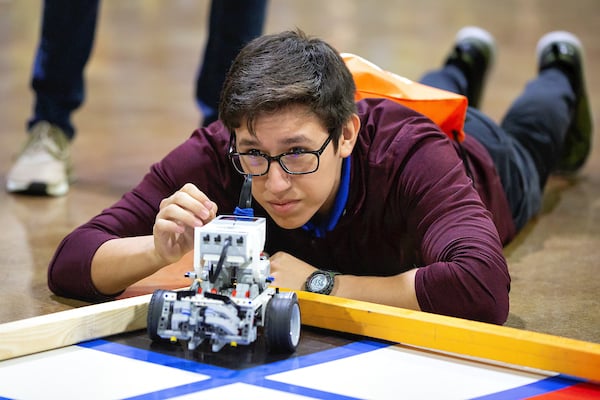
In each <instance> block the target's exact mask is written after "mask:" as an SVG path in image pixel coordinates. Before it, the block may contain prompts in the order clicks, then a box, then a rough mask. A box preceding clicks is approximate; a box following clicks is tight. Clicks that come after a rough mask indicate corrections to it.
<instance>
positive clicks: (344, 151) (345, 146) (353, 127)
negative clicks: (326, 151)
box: [338, 114, 360, 157]
mask: <svg viewBox="0 0 600 400" xmlns="http://www.w3.org/2000/svg"><path fill="white" fill-rule="evenodd" d="M359 130H360V118H358V115H356V114H352V116H351V117H350V119H349V120H348V122H346V124H345V125H344V127H343V128H342V134H341V136H340V142H339V146H338V148H339V151H340V156H342V157H348V156H349V155H350V154H351V153H352V150H353V149H354V145H355V144H356V138H357V137H358V131H359Z"/></svg>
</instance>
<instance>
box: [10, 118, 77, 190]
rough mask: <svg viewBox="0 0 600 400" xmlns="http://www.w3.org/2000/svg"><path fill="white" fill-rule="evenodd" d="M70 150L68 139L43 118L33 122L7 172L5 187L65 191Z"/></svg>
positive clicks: (68, 176) (67, 181)
mask: <svg viewBox="0 0 600 400" xmlns="http://www.w3.org/2000/svg"><path fill="white" fill-rule="evenodd" d="M70 177H71V151H70V143H69V139H68V138H67V136H66V135H65V133H64V132H63V131H62V130H61V129H60V128H58V127H57V126H54V125H51V124H50V123H48V122H46V121H41V122H38V123H37V124H35V125H34V126H33V127H32V128H31V131H30V132H29V139H28V140H27V143H26V144H25V147H24V148H23V150H22V151H21V153H20V154H19V157H18V158H17V161H16V162H15V164H14V165H13V167H12V169H11V170H10V171H9V172H8V176H7V178H6V190H8V191H9V192H12V193H23V194H33V195H45V196H63V195H65V194H66V193H67V192H68V191H69V181H70Z"/></svg>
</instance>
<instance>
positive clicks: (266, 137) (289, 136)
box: [236, 106, 354, 229]
mask: <svg viewBox="0 0 600 400" xmlns="http://www.w3.org/2000/svg"><path fill="white" fill-rule="evenodd" d="M254 128H255V132H256V136H252V135H251V134H250V132H249V131H248V130H247V128H246V125H245V123H243V124H242V126H241V127H240V128H238V129H236V149H237V151H238V152H240V153H248V152H250V151H252V150H256V151H260V152H261V153H264V154H267V155H270V156H272V157H273V156H277V155H279V154H281V153H285V152H290V151H293V150H299V149H302V150H307V151H313V150H318V149H319V148H321V146H322V145H323V143H325V141H326V140H327V138H328V137H329V133H328V132H327V130H326V129H325V128H324V127H323V125H322V124H321V122H320V121H319V119H318V118H317V117H316V116H315V115H314V114H312V113H310V112H308V111H307V110H306V108H304V107H300V106H293V107H289V108H287V109H284V110H281V111H278V112H277V113H274V114H270V115H263V116H260V117H259V118H257V119H256V124H255V127H254ZM340 142H341V143H344V144H342V145H341V146H339V147H338V149H337V151H336V150H334V146H333V143H329V144H328V145H327V146H326V147H325V149H324V151H323V152H322V153H321V156H320V158H319V168H318V169H317V171H315V172H314V173H311V174H306V175H290V174H288V173H287V172H285V171H284V170H283V169H282V168H281V165H279V163H278V162H276V161H274V162H272V163H271V165H270V168H269V172H268V173H267V174H266V175H263V176H255V177H253V179H252V194H253V196H254V198H255V200H256V201H258V203H259V204H260V205H261V206H262V207H263V208H264V209H265V210H266V211H267V212H268V213H269V215H270V216H271V218H273V220H274V221H275V222H276V223H277V224H278V225H279V226H281V227H282V228H285V229H294V228H298V227H301V226H302V225H304V224H305V223H306V222H308V221H309V220H310V219H311V218H312V217H313V215H315V214H322V215H327V214H328V213H329V211H330V210H331V207H332V206H333V202H334V200H335V196H336V193H337V190H338V187H339V184H340V176H341V168H342V159H343V158H344V157H347V156H348V155H350V152H351V151H352V146H353V143H354V141H352V146H348V145H347V144H345V142H346V140H345V139H343V138H342V140H340Z"/></svg>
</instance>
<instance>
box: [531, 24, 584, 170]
mask: <svg viewBox="0 0 600 400" xmlns="http://www.w3.org/2000/svg"><path fill="white" fill-rule="evenodd" d="M537 59H538V70H539V71H542V70H544V69H547V68H558V69H560V70H561V71H563V72H564V73H565V74H566V75H567V76H568V77H569V80H570V82H571V85H572V86H573V90H574V92H575V99H576V100H575V106H574V109H573V116H572V120H571V125H570V126H569V130H568V131H567V134H566V136H565V141H564V144H563V149H562V153H561V154H562V155H561V158H560V160H559V161H558V163H557V166H556V172H557V173H562V174H571V173H573V172H575V171H577V170H578V169H579V168H581V166H583V164H584V163H585V161H586V160H587V158H588V156H589V154H590V150H591V147H592V117H591V113H590V102H589V99H588V95H587V92H586V88H585V76H584V73H583V46H582V45H581V42H580V41H579V39H578V38H577V37H576V36H575V35H573V34H572V33H569V32H564V31H556V32H550V33H548V34H546V35H544V36H543V37H542V38H541V39H540V41H539V42H538V44H537Z"/></svg>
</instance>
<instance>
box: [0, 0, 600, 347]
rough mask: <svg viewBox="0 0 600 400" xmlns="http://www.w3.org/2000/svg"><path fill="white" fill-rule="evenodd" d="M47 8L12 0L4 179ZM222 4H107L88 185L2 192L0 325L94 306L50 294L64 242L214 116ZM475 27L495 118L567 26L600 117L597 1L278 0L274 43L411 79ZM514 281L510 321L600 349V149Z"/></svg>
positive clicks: (0, 41)
mask: <svg viewBox="0 0 600 400" xmlns="http://www.w3.org/2000/svg"><path fill="white" fill-rule="evenodd" d="M41 3H42V2H41V1H39V0H19V1H17V0H13V1H10V0H0V128H1V134H0V171H1V173H0V184H1V186H2V188H4V185H5V173H6V171H7V170H8V168H9V167H10V165H11V162H12V157H13V156H14V154H15V153H16V152H17V151H18V149H19V147H20V146H21V144H22V141H23V140H24V139H25V133H24V126H25V121H26V120H27V118H28V117H29V112H30V109H31V105H32V94H31V92H30V90H29V78H30V70H31V62H32V58H33V54H34V51H35V46H36V43H37V36H38V32H39V19H40V4H41ZM207 9H208V1H207V0H204V1H192V0H176V1H167V0H164V1H159V0H127V1H106V2H104V4H103V5H102V11H101V17H100V21H99V30H98V35H97V40H96V46H95V50H94V54H93V56H92V59H91V62H90V64H89V66H88V69H87V89H88V97H87V101H86V103H85V104H84V106H83V107H82V108H81V109H80V110H79V111H78V112H77V113H76V114H75V118H74V120H75V123H76V125H77V128H78V129H79V135H78V137H77V139H76V141H75V142H74V146H73V151H74V162H75V167H76V173H77V176H78V181H77V183H76V184H75V185H74V186H73V188H72V190H71V192H70V193H69V195H68V196H66V197H63V198H55V199H49V198H30V197H23V196H13V195H8V194H6V193H5V191H4V190H0V226H1V227H2V230H1V231H0V303H1V304H2V305H3V306H2V307H1V308H0V322H6V321H11V320H16V319H21V318H26V317H31V316H36V315H40V314H44V313H48V312H53V311H58V310H64V309H68V308H71V307H73V306H78V305H81V304H82V303H79V302H75V301H70V300H66V299H62V298H56V297H54V296H53V295H51V293H50V292H49V290H48V288H47V286H46V267H47V265H48V262H49V260H50V258H51V256H52V254H53V252H54V249H55V247H56V246H57V244H58V243H59V241H60V240H61V239H62V237H63V236H64V235H66V234H67V233H68V232H69V231H71V230H72V229H73V228H75V227H76V226H78V225H79V224H81V223H83V222H85V221H87V220H88V219H89V218H90V217H92V216H93V215H95V214H96V213H97V212H99V211H100V210H101V209H102V208H104V207H106V206H108V205H110V204H111V203H112V202H114V201H115V200H117V199H118V198H119V197H120V195H121V194H122V193H123V192H125V191H126V190H128V189H129V188H130V187H131V186H133V185H134V184H135V183H137V182H138V181H139V179H140V178H141V177H142V175H143V174H144V173H145V171H146V170H147V168H148V166H149V165H150V163H151V162H153V161H156V160H158V159H159V158H161V157H162V156H163V155H164V154H166V153H167V152H168V151H169V150H170V149H171V148H173V147H174V146H175V145H177V144H178V143H179V142H180V141H182V140H183V139H185V138H186V137H187V136H188V135H189V134H190V133H191V131H192V130H193V129H194V127H195V126H196V125H197V124H198V122H199V121H200V115H199V113H198V111H197V110H196V108H195V105H194V101H193V81H194V77H195V73H196V68H197V65H198V62H199V60H200V58H201V53H202V48H203V44H204V40H205V38H206V29H205V27H206V21H207ZM464 25H479V26H482V27H484V28H486V29H488V30H489V31H490V32H491V33H492V34H493V35H494V36H495V37H496V40H497V42H498V57H497V65H496V67H495V69H494V70H493V71H492V74H491V77H490V81H489V85H488V90H487V94H486V96H485V98H484V104H483V109H484V110H485V111H487V112H488V113H489V114H490V115H491V116H492V117H494V118H496V119H499V118H501V117H502V115H503V113H504V111H505V110H506V108H507V107H508V105H509V103H510V102H511V100H512V99H513V98H514V97H515V96H517V95H518V94H519V93H520V90H521V88H522V87H523V85H524V84H525V82H526V81H527V80H528V79H529V78H530V77H532V76H533V74H534V73H535V70H536V65H535V55H534V49H535V45H536V43H537V40H538V39H539V38H540V36H541V35H543V34H544V33H546V32H548V31H551V30H556V29H564V30H570V31H572V32H574V33H575V34H577V35H578V36H579V37H580V39H581V40H582V42H583V43H584V45H585V46H586V51H587V59H586V69H587V72H588V88H589V93H590V95H591V101H592V105H593V113H594V114H595V116H596V118H595V125H596V126H599V125H600V121H599V119H598V115H600V109H599V107H600V103H599V102H598V100H597V99H598V96H599V95H600V76H598V75H597V72H598V71H600V37H599V26H600V2H598V1H597V0H572V1H563V0H521V1H519V0H510V1H495V0H490V1H486V0H454V1H452V2H450V1H434V0H421V1H408V0H406V1H392V0H387V1H384V0H376V1H349V0H327V1H323V0H303V1H297V0H271V3H270V6H269V16H268V20H267V26H266V32H275V31H280V30H284V29H293V28H294V27H300V28H302V29H303V30H305V31H307V32H308V33H310V34H313V35H317V36H320V37H323V38H325V39H327V40H328V41H330V42H331V43H332V44H333V45H334V46H335V47H336V48H337V49H338V50H340V51H346V52H353V53H357V54H360V55H362V56H364V57H366V58H368V59H370V60H372V61H374V62H375V63H377V64H379V65H380V66H382V67H383V68H386V69H389V70H392V71H394V72H396V73H398V74H401V75H404V76H406V77H408V78H411V79H418V78H419V76H420V75H421V73H423V72H424V71H425V70H427V69H429V68H431V67H434V66H437V65H438V64H439V63H440V62H441V60H442V59H443V58H444V56H445V54H446V53H447V51H448V49H449V48H450V45H451V43H452V41H453V37H454V34H455V32H456V31H457V30H458V29H460V28H461V27H462V26H464ZM506 254H507V257H508V260H509V267H510V270H511V273H512V278H513V284H512V291H511V313H510V317H509V321H508V323H507V325H509V326H513V327H517V328H523V329H528V330H534V331H539V332H546V333H552V334H556V335H561V336H567V337H571V338H577V339H583V340H588V341H595V342H600V311H599V309H600V300H599V297H600V296H599V292H600V144H598V141H596V142H595V145H594V150H593V153H592V155H591V158H590V160H589V162H588V163H587V165H586V166H585V168H584V169H583V171H582V172H581V174H580V177H579V178H578V179H576V180H572V181H566V180H560V179H553V180H552V181H551V182H550V185H549V187H548V189H547V191H546V196H545V206H544V210H543V213H542V215H541V216H540V217H539V218H538V219H536V220H535V221H532V223H531V224H530V225H529V226H527V228H526V229H525V231H524V232H522V234H521V235H520V236H519V237H518V239H517V240H516V241H515V243H513V244H512V245H511V246H509V247H508V248H507V249H506Z"/></svg>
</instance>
